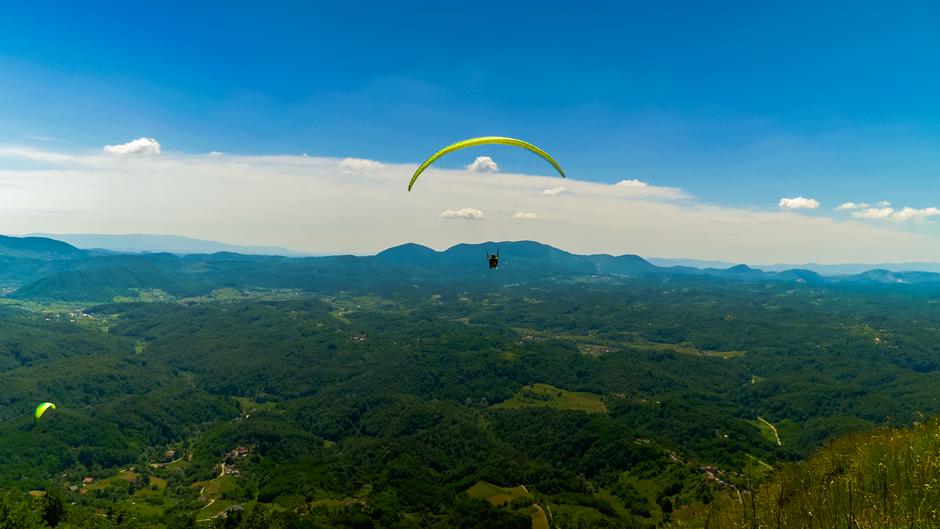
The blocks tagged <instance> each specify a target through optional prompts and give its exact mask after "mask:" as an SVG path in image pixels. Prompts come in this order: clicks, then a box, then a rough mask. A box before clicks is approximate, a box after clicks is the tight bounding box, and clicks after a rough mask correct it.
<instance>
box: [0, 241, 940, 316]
mask: <svg viewBox="0 0 940 529" xmlns="http://www.w3.org/2000/svg"><path fill="white" fill-rule="evenodd" d="M494 244H495V243H488V244H458V245H456V246H453V247H451V248H448V249H447V250H445V251H442V252H438V251H435V250H433V249H431V248H428V247H425V246H421V245H419V244H403V245H400V246H395V247H393V248H389V249H387V250H385V251H382V252H379V253H378V254H376V255H372V256H350V255H345V256H344V255H337V256H320V257H294V258H289V257H284V256H267V255H245V254H241V253H233V252H216V253H211V254H185V255H181V254H176V253H168V252H163V253H102V252H100V251H93V250H81V249H78V248H76V247H74V246H72V245H70V244H67V243H65V242H61V241H57V240H53V239H49V238H43V237H26V238H18V237H3V236H0V289H2V291H3V292H5V293H6V294H7V295H9V296H11V297H16V298H24V299H54V300H73V301H110V300H111V299H113V298H114V297H116V296H129V297H135V296H136V295H137V293H139V292H141V291H144V290H162V291H164V292H166V293H168V294H170V295H173V296H179V297H187V296H201V295H206V294H209V293H211V292H213V291H214V290H217V289H220V288H235V289H241V290H251V289H296V290H303V291H310V292H337V291H341V290H345V291H358V292H368V291H370V289H375V288H406V287H415V286H418V287H420V285H440V284H447V285H449V286H451V287H456V288H460V285H461V284H470V283H474V284H475V283H479V282H481V281H485V282H489V283H493V284H494V285H495V284H501V285H507V284H512V283H524V282H533V281H544V280H581V279H582V278H583V279H586V280H604V281H606V280H614V281H617V280H649V281H652V282H670V281H673V282H679V281H686V282H687V281H709V282H713V281H726V282H749V283H761V282H763V283H768V282H773V283H793V284H794V285H796V284H803V285H813V286H840V285H843V286H851V287H874V286H885V285H899V286H910V285H920V286H921V287H922V288H930V289H932V290H931V292H933V291H934V290H936V291H938V292H940V273H936V272H922V271H891V270H886V269H872V270H866V271H864V272H861V273H857V274H848V275H828V276H827V275H822V274H820V273H818V272H815V271H813V270H808V269H802V268H794V269H787V270H780V271H767V270H760V269H757V268H752V267H749V266H747V265H735V266H730V267H704V268H696V267H692V266H682V265H675V266H657V265H656V264H653V263H651V262H649V261H647V260H645V259H643V258H641V257H639V256H636V255H617V256H615V255H606V254H594V255H577V254H572V253H569V252H566V251H563V250H559V249H557V248H554V247H551V246H548V245H545V244H541V243H537V242H532V241H518V242H501V243H499V246H500V247H501V250H502V252H501V255H502V260H501V263H500V267H499V269H498V270H496V271H490V270H489V269H488V268H487V266H486V260H485V254H486V249H487V248H492V246H493V245H494Z"/></svg>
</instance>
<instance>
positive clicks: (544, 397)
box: [493, 384, 607, 413]
mask: <svg viewBox="0 0 940 529" xmlns="http://www.w3.org/2000/svg"><path fill="white" fill-rule="evenodd" d="M493 408H497V409H508V410H512V409H521V408H552V409H556V410H574V411H583V412H586V413H607V406H605V405H604V400H603V398H602V397H601V396H600V395H597V394H594V393H586V392H576V391H566V390H563V389H559V388H556V387H555V386H551V385H549V384H533V385H531V386H523V387H522V388H521V389H520V390H519V391H518V392H516V394H515V395H513V397H512V398H511V399H508V400H505V401H503V402H500V403H499V404H496V405H494V406H493Z"/></svg>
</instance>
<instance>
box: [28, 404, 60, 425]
mask: <svg viewBox="0 0 940 529" xmlns="http://www.w3.org/2000/svg"><path fill="white" fill-rule="evenodd" d="M50 409H52V410H54V409H55V404H53V403H51V402H43V403H42V404H40V405H39V406H36V411H34V412H33V417H35V419H36V422H39V418H40V417H42V414H44V413H46V410H50Z"/></svg>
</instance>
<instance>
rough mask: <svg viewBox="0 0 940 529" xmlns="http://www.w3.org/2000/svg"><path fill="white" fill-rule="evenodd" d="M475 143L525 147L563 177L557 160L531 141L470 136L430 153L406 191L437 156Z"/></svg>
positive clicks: (409, 189)
mask: <svg viewBox="0 0 940 529" xmlns="http://www.w3.org/2000/svg"><path fill="white" fill-rule="evenodd" d="M477 145H510V146H513V147H519V148H522V149H526V150H528V151H532V152H534V153H535V154H537V155H539V156H541V157H542V158H543V159H544V160H545V161H546V162H548V163H550V164H552V167H554V168H555V170H556V171H558V174H560V175H561V176H562V178H564V177H565V171H564V170H562V168H561V166H560V165H558V162H556V161H555V159H554V158H552V157H551V156H550V155H549V154H548V153H547V152H545V151H543V150H542V149H539V148H538V147H536V146H535V145H532V144H531V143H529V142H526V141H522V140H517V139H515V138H506V137H503V136H483V137H480V138H470V139H468V140H463V141H458V142H457V143H454V144H452V145H448V146H447V147H444V148H443V149H441V150H439V151H437V152H436V153H434V154H432V155H431V157H430V158H428V159H427V160H425V161H424V163H422V164H421V165H420V166H418V170H417V171H415V174H414V176H412V177H411V182H409V183H408V191H411V188H412V187H414V185H415V182H416V181H417V180H418V177H419V176H421V173H423V172H424V170H425V169H427V168H428V166H430V165H431V164H432V163H434V162H436V161H437V159H438V158H440V157H441V156H444V155H445V154H447V153H451V152H454V151H459V150H460V149H465V148H467V147H474V146H477Z"/></svg>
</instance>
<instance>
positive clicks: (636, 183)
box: [614, 178, 649, 189]
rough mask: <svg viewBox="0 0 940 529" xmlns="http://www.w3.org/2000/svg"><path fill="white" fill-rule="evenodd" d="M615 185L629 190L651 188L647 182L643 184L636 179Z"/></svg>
mask: <svg viewBox="0 0 940 529" xmlns="http://www.w3.org/2000/svg"><path fill="white" fill-rule="evenodd" d="M614 185H615V186H618V187H627V188H632V189H644V188H647V187H649V184H647V183H646V182H643V181H642V180H637V179H635V178H634V179H631V180H621V181H619V182H617V183H616V184H614Z"/></svg>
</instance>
